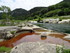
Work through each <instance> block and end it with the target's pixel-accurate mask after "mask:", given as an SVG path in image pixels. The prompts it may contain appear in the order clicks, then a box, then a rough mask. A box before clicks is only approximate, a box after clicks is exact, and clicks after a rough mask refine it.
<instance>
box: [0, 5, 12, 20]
mask: <svg viewBox="0 0 70 53" xmlns="http://www.w3.org/2000/svg"><path fill="white" fill-rule="evenodd" d="M0 10H1V11H2V18H3V19H6V20H9V19H10V18H9V16H10V15H9V12H10V11H11V10H10V8H9V7H7V6H1V7H0Z"/></svg>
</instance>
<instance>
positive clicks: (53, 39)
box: [13, 34, 70, 48]
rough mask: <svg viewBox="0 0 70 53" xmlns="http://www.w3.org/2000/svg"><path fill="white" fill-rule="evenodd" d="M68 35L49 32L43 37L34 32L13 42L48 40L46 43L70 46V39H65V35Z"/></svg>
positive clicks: (16, 43)
mask: <svg viewBox="0 0 70 53" xmlns="http://www.w3.org/2000/svg"><path fill="white" fill-rule="evenodd" d="M64 36H66V35H60V34H49V36H47V37H41V35H37V34H33V35H27V36H25V37H23V38H22V39H20V40H18V41H17V42H15V43H13V45H14V46H15V45H18V44H20V43H22V42H38V41H39V42H46V43H52V44H60V45H65V46H67V47H69V48H70V40H67V39H64V38H63V37H64Z"/></svg>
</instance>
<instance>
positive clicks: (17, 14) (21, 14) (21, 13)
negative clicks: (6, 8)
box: [10, 8, 29, 20]
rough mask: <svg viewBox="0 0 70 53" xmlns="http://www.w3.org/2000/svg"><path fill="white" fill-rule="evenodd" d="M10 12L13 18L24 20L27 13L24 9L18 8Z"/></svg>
mask: <svg viewBox="0 0 70 53" xmlns="http://www.w3.org/2000/svg"><path fill="white" fill-rule="evenodd" d="M10 14H11V15H12V17H14V19H17V20H24V19H27V18H26V17H27V15H28V14H29V12H28V11H27V10H25V9H21V8H19V9H15V10H13V11H11V12H10Z"/></svg>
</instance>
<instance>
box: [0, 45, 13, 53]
mask: <svg viewBox="0 0 70 53" xmlns="http://www.w3.org/2000/svg"><path fill="white" fill-rule="evenodd" d="M11 49H12V48H7V47H3V46H2V47H0V52H7V53H9V52H10V50H11Z"/></svg>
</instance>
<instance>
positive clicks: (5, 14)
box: [0, 0, 70, 26]
mask: <svg viewBox="0 0 70 53" xmlns="http://www.w3.org/2000/svg"><path fill="white" fill-rule="evenodd" d="M69 9H70V2H66V0H64V1H62V2H60V3H58V4H55V5H52V6H49V7H35V8H33V9H31V10H29V11H27V10H25V9H22V8H18V9H14V10H13V11H11V9H10V8H9V7H7V6H1V7H0V11H2V12H0V20H2V21H1V23H2V24H1V23H0V25H2V26H4V25H15V24H14V22H16V23H19V22H20V21H19V22H17V20H21V21H25V20H36V21H38V22H42V21H41V20H42V19H47V18H59V19H60V20H62V19H70V16H69V17H63V16H68V15H70V10H69ZM12 20H15V21H12ZM8 23H9V24H8Z"/></svg>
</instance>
